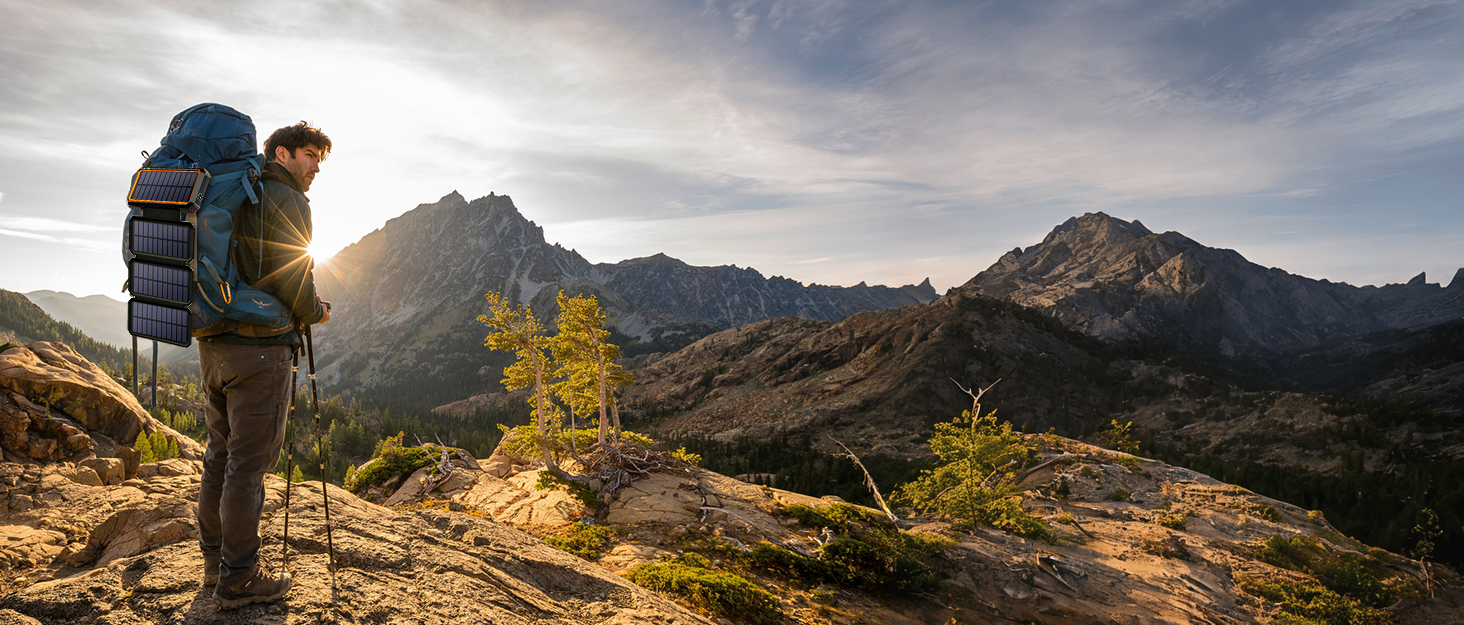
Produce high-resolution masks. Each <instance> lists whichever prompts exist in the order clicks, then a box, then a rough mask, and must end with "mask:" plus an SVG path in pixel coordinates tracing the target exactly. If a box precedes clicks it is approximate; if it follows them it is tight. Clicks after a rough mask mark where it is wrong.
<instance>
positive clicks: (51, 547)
mask: <svg viewBox="0 0 1464 625" xmlns="http://www.w3.org/2000/svg"><path fill="white" fill-rule="evenodd" d="M65 547H66V535H65V534H63V533H61V532H56V531H52V530H43V529H36V528H34V527H27V526H24V525H3V526H0V569H29V568H35V567H37V566H41V565H45V564H50V563H51V559H52V558H55V557H56V554H59V553H61V550H62V549H64V548H65Z"/></svg>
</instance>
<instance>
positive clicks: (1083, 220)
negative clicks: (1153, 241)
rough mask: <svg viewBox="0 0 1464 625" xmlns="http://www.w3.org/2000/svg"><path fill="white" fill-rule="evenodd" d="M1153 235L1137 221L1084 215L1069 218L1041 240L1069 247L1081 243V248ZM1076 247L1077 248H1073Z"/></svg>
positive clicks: (1103, 214) (1096, 214) (1099, 213)
mask: <svg viewBox="0 0 1464 625" xmlns="http://www.w3.org/2000/svg"><path fill="white" fill-rule="evenodd" d="M1151 234H1154V233H1153V232H1151V231H1150V230H1149V229H1148V228H1145V227H1144V224H1142V223H1139V220H1137V219H1135V220H1133V221H1124V220H1122V219H1119V218H1117V217H1112V216H1109V215H1108V214H1107V213H1102V212H1097V213H1084V214H1083V216H1082V217H1069V218H1068V220H1067V221H1065V222H1063V223H1062V224H1060V225H1058V226H1057V227H1056V228H1053V229H1052V232H1049V233H1048V234H1047V237H1046V238H1045V239H1043V240H1042V242H1043V243H1044V244H1046V243H1051V242H1053V241H1057V240H1062V241H1065V242H1067V243H1068V244H1069V245H1070V246H1072V245H1073V244H1074V243H1082V244H1083V245H1082V247H1089V246H1092V245H1095V244H1109V245H1112V244H1118V243H1124V242H1127V241H1130V240H1133V239H1137V238H1140V237H1145V236H1149V235H1151ZM1074 247H1077V246H1074Z"/></svg>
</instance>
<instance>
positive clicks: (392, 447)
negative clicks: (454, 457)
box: [345, 432, 441, 495]
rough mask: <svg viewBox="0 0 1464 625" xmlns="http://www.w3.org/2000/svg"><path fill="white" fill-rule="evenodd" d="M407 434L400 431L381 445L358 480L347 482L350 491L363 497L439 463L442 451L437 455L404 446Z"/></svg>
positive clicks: (419, 448) (357, 477)
mask: <svg viewBox="0 0 1464 625" xmlns="http://www.w3.org/2000/svg"><path fill="white" fill-rule="evenodd" d="M405 435H406V433H405V432H398V433H397V435H396V436H391V437H388V438H386V439H385V440H383V441H381V442H380V443H378V444H377V445H376V452H375V453H374V454H373V455H374V456H375V458H374V459H372V460H371V461H370V462H367V463H366V464H365V465H362V467H361V468H360V469H359V470H357V471H356V475H355V476H354V477H355V479H353V480H351V481H350V482H347V483H346V485H345V486H346V490H349V491H351V493H352V494H355V495H359V494H361V491H362V490H365V489H366V488H369V487H372V486H376V485H379V484H385V483H386V482H387V481H389V480H391V479H392V478H395V477H398V476H402V475H410V474H411V473H412V472H413V471H416V470H417V469H420V468H423V467H430V466H433V465H435V464H437V462H438V460H440V459H441V452H440V451H438V452H436V453H434V452H433V450H431V449H426V448H423V447H403V446H402V437H403V436H405Z"/></svg>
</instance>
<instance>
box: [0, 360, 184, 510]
mask: <svg viewBox="0 0 1464 625" xmlns="http://www.w3.org/2000/svg"><path fill="white" fill-rule="evenodd" d="M141 432H149V433H151V432H163V433H164V436H167V438H170V439H174V441H177V445H179V455H180V457H183V458H192V460H199V458H202V457H203V446H202V445H199V444H198V442H196V441H193V439H190V438H187V436H183V435H180V433H177V432H174V430H173V429H171V427H168V426H164V424H163V423H158V420H155V419H152V416H151V414H148V411H146V410H143V408H142V405H141V404H138V400H136V398H133V397H132V394H130V392H127V389H124V388H122V385H120V383H117V381H114V379H111V378H110V376H108V375H107V373H104V372H102V370H101V369H98V367H97V366H95V364H92V363H91V362H89V360H86V359H85V357H82V356H81V354H78V353H76V351H75V350H72V348H70V347H69V345H66V344H64V343H47V341H38V343H32V344H29V345H25V347H12V348H9V350H4V351H3V353H0V448H3V449H4V452H6V454H13V455H18V457H28V458H35V460H63V458H69V460H72V461H85V460H88V458H98V457H102V458H108V460H120V461H122V468H120V473H117V471H119V470H116V468H113V467H114V464H113V463H100V464H98V465H94V467H92V468H88V470H91V471H95V470H97V468H98V467H100V465H105V467H108V470H110V471H111V473H108V477H107V479H111V477H113V476H117V477H127V476H130V473H127V471H129V470H132V471H135V470H136V458H135V452H133V451H132V449H130V446H127V445H132V442H133V441H135V439H136V438H138V433H141ZM94 464H97V463H94ZM104 482H105V480H104Z"/></svg>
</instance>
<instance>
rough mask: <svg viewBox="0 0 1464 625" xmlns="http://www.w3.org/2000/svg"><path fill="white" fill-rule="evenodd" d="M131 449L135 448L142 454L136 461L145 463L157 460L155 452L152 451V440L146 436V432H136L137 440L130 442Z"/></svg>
mask: <svg viewBox="0 0 1464 625" xmlns="http://www.w3.org/2000/svg"><path fill="white" fill-rule="evenodd" d="M132 449H134V450H136V451H137V453H138V454H140V455H141V456H142V458H141V459H140V460H138V462H141V463H143V464H147V463H149V462H157V460H158V459H157V456H156V454H155V453H154V452H153V447H152V440H151V439H149V438H148V436H147V432H138V433H137V440H136V441H134V442H133V443H132Z"/></svg>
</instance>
